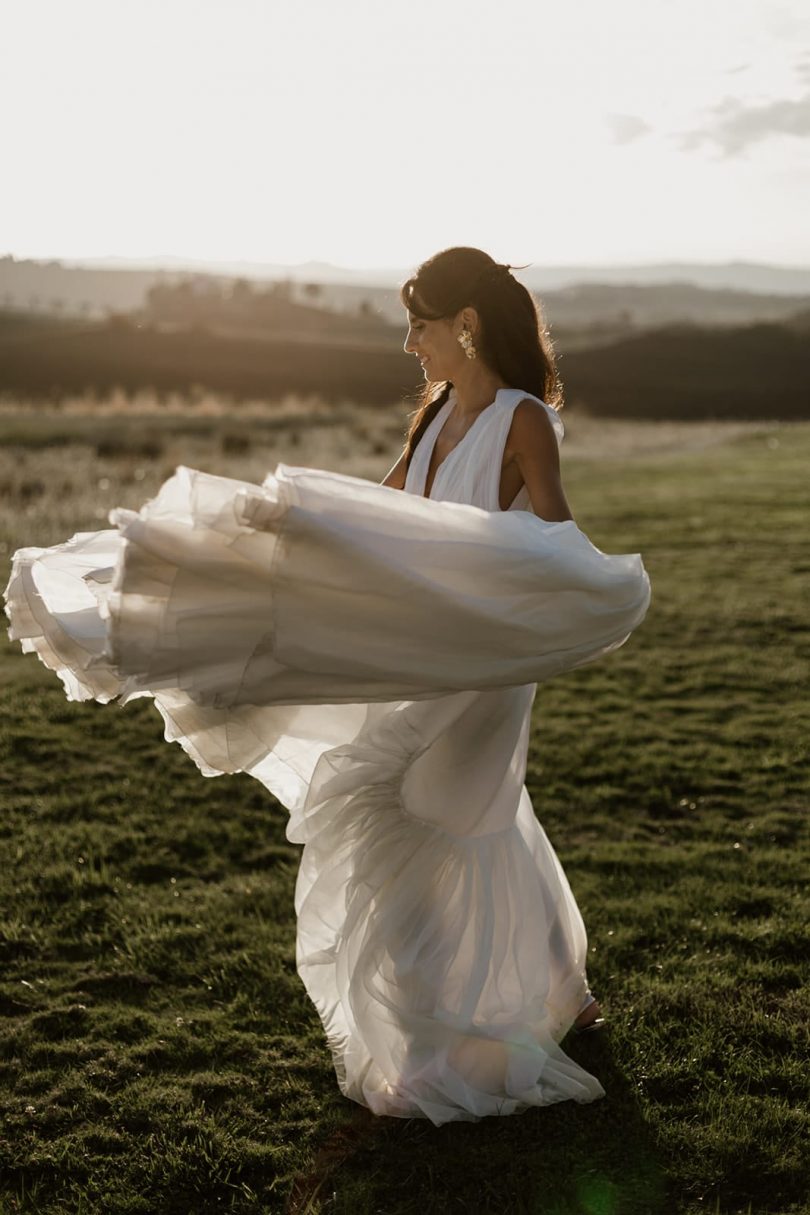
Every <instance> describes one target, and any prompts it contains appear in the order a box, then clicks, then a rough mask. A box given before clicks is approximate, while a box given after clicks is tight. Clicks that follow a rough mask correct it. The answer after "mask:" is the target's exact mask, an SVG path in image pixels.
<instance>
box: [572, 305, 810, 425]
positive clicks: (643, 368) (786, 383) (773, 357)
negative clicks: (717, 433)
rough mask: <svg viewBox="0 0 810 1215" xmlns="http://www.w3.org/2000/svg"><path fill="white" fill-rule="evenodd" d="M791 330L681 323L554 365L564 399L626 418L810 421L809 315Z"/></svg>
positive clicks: (765, 325) (594, 410) (799, 320)
mask: <svg viewBox="0 0 810 1215" xmlns="http://www.w3.org/2000/svg"><path fill="white" fill-rule="evenodd" d="M803 316H804V321H802V317H801V316H797V317H796V318H795V323H794V325H793V326H792V327H786V326H783V325H769V324H760V325H747V326H744V327H741V328H739V329H704V328H700V327H699V326H697V325H688V324H679V325H672V326H669V327H667V328H664V329H660V330H658V331H656V332H652V333H643V334H640V335H638V336H637V337H630V338H625V339H623V340H622V341H618V342H614V343H613V344H611V345H609V346H604V347H601V348H599V349H592V350H577V351H576V352H574V353H572V354H571V355H570V357H564V358H562V359H560V363H559V366H560V374H561V376H562V378H563V382H564V384H565V392H566V400H567V401H568V402H569V403H570V404H571V405H572V406H573V407H574V408H576V404H577V402H578V401H579V402H581V403H582V404H583V405H585V406H586V407H587V409H588V411H589V412H590V413H594V414H603V415H604V416H606V417H625V418H667V419H678V418H683V419H696V418H773V419H779V420H789V419H791V418H810V341H808V336H809V334H808V329H807V327H806V318H807V313H805V314H803Z"/></svg>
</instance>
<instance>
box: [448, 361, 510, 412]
mask: <svg viewBox="0 0 810 1215" xmlns="http://www.w3.org/2000/svg"><path fill="white" fill-rule="evenodd" d="M465 370H466V369H465ZM508 387H509V385H508V384H505V383H504V382H503V380H502V379H501V378H500V376H497V375H495V374H494V373H493V372H481V371H479V370H478V369H477V368H476V369H475V370H474V371H473V369H472V368H471V369H470V373H469V374H467V375H464V374H462V375H459V376H458V377H457V378H456V379H455V380H453V391H454V393H455V398H456V404H455V411H456V413H457V414H459V415H462V414H475V413H480V412H481V410H482V409H486V407H487V405H491V404H492V402H493V401H494V400H495V396H496V394H497V392H498V389H499V388H508Z"/></svg>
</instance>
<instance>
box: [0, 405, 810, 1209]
mask: <svg viewBox="0 0 810 1215" xmlns="http://www.w3.org/2000/svg"><path fill="white" fill-rule="evenodd" d="M1 425H2V420H0V426H1ZM108 425H109V419H105V427H106V426H108ZM213 426H214V424H213V423H212V427H213ZM215 429H216V428H215V427H214V430H215ZM212 435H214V431H213V430H212ZM15 437H16V440H17V445H16V446H14V447H9V448H7V449H6V451H5V453H4V455H3V457H2V459H3V460H4V461H5V463H2V462H1V461H0V476H3V477H5V479H6V487H7V488H6V494H7V502H8V503H9V511H8V512H7V514H6V516H5V518H4V521H3V523H2V525H1V526H2V528H3V531H2V534H1V539H2V543H3V544H5V546H6V554H8V553H10V552H11V551H13V549H14V548H15V547H17V546H18V545H22V544H36V543H53V542H54V541H55V540H57V539H60V538H65V537H66V536H67V535H69V534H70V532H71V531H72V530H76V528H77V527H82V528H83V529H86V528H88V527H93V526H106V524H105V523H104V522H98V521H97V518H96V519H94V518H93V514H92V511H91V510H90V509H89V503H90V502H93V501H95V502H96V503H97V502H98V501H99V500H100V499H101V498H102V497H103V501H104V503H105V513H106V508H107V506H108V505H113V504H118V503H120V504H126V505H137V503H138V502H139V501H143V499H144V498H145V497H147V496H150V495H151V493H152V492H153V490H154V488H156V486H157V484H159V481H160V479H161V475H162V474H163V473H164V472H165V468H164V465H167V464H168V465H170V464H171V463H172V460H173V459H174V458H175V457H176V455H177V451H176V450H175V449H174V448H172V447H171V443H172V442H173V441H174V440H172V439H170V438H167V437H164V436H161V442H162V443H163V444H164V449H163V450H162V451H161V460H160V461H159V462H157V463H155V464H150V463H149V462H148V454H147V456H146V457H145V456H144V455H143V454H140V455H138V454H134V455H133V456H132V458H131V459H129V458H128V457H127V456H126V453H117V452H116V451H114V450H109V451H107V452H106V453H103V452H102V453H99V452H98V451H96V450H94V449H93V448H92V445H91V446H90V447H88V446H86V445H85V446H81V445H77V446H73V447H70V446H68V447H61V448H59V449H58V451H57V452H56V453H54V452H53V451H50V450H48V449H47V448H43V447H42V446H41V443H40V439H41V435H40V432H39V431H37V432H36V434H35V435H34V437H33V440H32V441H31V442H30V443H29V444H28V445H26V441H25V436H24V435H21V433H20V430H19V428H18V429H17V431H16V432H15ZM262 441H264V440H262ZM193 442H194V444H195V446H194V447H192V448H190V449H189V448H186V449H185V450H183V452H182V456H181V458H182V460H183V462H185V463H190V464H192V465H195V466H204V467H208V468H211V469H218V470H220V471H222V472H226V473H228V474H229V475H251V476H252V475H254V470H255V469H257V468H259V467H260V466H261V465H262V461H264V462H265V465H269V466H272V462H273V459H274V458H276V459H277V458H287V460H288V462H290V463H298V462H301V463H303V462H305V460H304V458H303V456H302V455H300V454H299V453H298V452H296V455H295V458H294V459H290V458H289V455H288V454H287V455H286V456H285V453H284V451H283V443H281V447H282V450H281V451H280V452H279V451H278V450H276V449H275V448H274V449H273V452H272V453H271V449H270V447H268V448H266V449H265V448H263V447H261V445H260V444H257V446H256V447H255V450H254V449H251V451H250V453H249V455H245V454H241V455H240V453H239V452H238V451H237V450H236V449H235V448H234V449H232V450H230V451H229V450H228V449H227V448H226V447H225V446H223V445H222V443H221V428H220V430H217V431H216V434H215V435H214V437H213V438H212V439H211V443H210V445H209V448H208V449H206V448H205V447H204V436H203V435H197V436H196V437H195V438H194V440H193ZM268 442H269V440H268ZM388 455H390V457H391V458H390V459H389V458H388ZM388 455H385V456H381V455H377V456H376V457H374V458H376V460H377V463H378V464H379V469H378V472H379V476H380V477H381V476H382V475H383V473H384V472H385V470H386V469H387V468H388V467H389V466H390V463H392V462H393V456H394V455H395V451H394V450H393V448H392V450H391V451H390V453H388ZM367 457H368V459H369V460H371V459H372V457H373V453H370V454H369V453H367ZM364 459H366V457H364ZM144 460H146V461H147V463H146V467H145V470H144V472H143V475H142V477H141V478H139V479H136V480H133V479H132V469H133V468H135V467H136V466H140V465H141V464H143V463H144ZM337 465H338V461H337V460H336V461H335V462H334V464H333V465H332V466H337ZM363 467H364V468H365V467H366V465H364V466H363ZM368 467H370V465H369V466H368ZM564 467H565V479H566V488H567V492H568V496H569V500H570V501H571V503H572V505H573V507H574V510H575V513H576V516H577V520H578V522H579V524H580V526H581V527H582V528H583V529H584V530H585V531H586V532H587V533H588V535H589V536H590V537H591V539H592V540H593V541H594V543H595V544H597V545H598V546H599V547H600V548H602V549H604V550H606V551H610V552H625V551H640V552H642V554H643V556H644V560H645V564H646V566H647V569H648V571H649V573H650V577H651V579H652V585H653V602H652V605H651V608H650V611H649V614H648V617H647V619H646V621H645V623H644V624H643V626H642V627H641V628H640V629H639V631H638V632H637V634H636V635H634V636H633V637H632V638H631V640H630V641H629V642H628V643H627V645H626V646H625V647H623V648H622V649H621V650H619V651H618V652H617V653H616V654H615V655H612V656H611V657H609V658H607V659H605V660H604V661H603V662H601V663H598V664H595V665H594V666H592V667H584V668H582V669H581V670H579V671H575V672H573V673H570V674H568V675H566V676H565V677H563V678H560V679H557V680H554V681H551V682H549V683H548V684H545V685H541V686H540V688H539V689H538V694H537V699H536V703H535V715H534V733H533V739H532V746H531V751H530V760H529V770H528V777H527V783H528V786H529V791H530V793H531V795H532V798H533V800H534V805H535V808H536V811H537V814H538V816H539V818H540V819H541V821H542V822H543V824H544V826H545V828H546V830H547V831H548V834H549V836H550V838H551V840H552V843H553V844H554V846H555V848H556V850H557V852H558V855H559V857H560V859H561V861H562V863H563V865H564V867H565V870H566V873H567V875H568V877H569V880H570V882H571V885H572V887H573V889H574V892H575V894H576V896H577V899H578V901H579V904H580V907H581V909H582V912H583V916H584V919H585V923H586V926H587V928H588V933H589V949H590V962H589V974H590V978H591V983H592V986H593V988H594V990H595V991H596V993H597V994H598V995H599V997H600V998H601V1000H602V1003H603V1006H604V1009H605V1013H606V1015H607V1016H608V1017H609V1019H610V1029H609V1031H608V1033H607V1035H606V1036H603V1038H602V1039H600V1040H597V1039H593V1040H589V1039H583V1040H581V1041H580V1040H574V1041H568V1042H567V1044H566V1049H567V1050H569V1053H570V1054H571V1055H572V1056H574V1057H575V1058H577V1059H578V1060H580V1061H581V1062H582V1063H583V1064H584V1065H585V1066H586V1067H587V1068H588V1069H589V1070H591V1071H592V1072H593V1073H595V1074H596V1075H598V1076H599V1077H600V1079H601V1081H602V1083H603V1085H604V1087H605V1089H606V1091H607V1096H606V1097H605V1098H604V1099H603V1100H601V1101H598V1102H594V1103H593V1104H590V1105H584V1106H577V1105H575V1104H573V1103H562V1104H559V1105H556V1106H551V1107H549V1108H547V1109H534V1110H529V1111H527V1112H525V1113H523V1114H520V1115H515V1116H513V1117H509V1118H500V1119H498V1118H490V1119H486V1120H484V1121H482V1122H479V1123H476V1124H472V1123H456V1124H448V1125H446V1126H444V1127H441V1128H438V1129H437V1128H435V1127H433V1126H432V1124H430V1123H429V1122H426V1121H421V1120H416V1119H413V1120H409V1121H406V1120H399V1119H393V1118H391V1119H389V1118H374V1117H373V1116H372V1115H366V1114H365V1111H363V1110H362V1109H361V1108H360V1107H359V1106H357V1105H355V1104H354V1103H352V1102H349V1101H347V1100H346V1099H344V1098H343V1097H342V1096H341V1094H340V1093H339V1090H338V1089H337V1086H336V1083H335V1078H334V1073H333V1070H332V1065H331V1060H330V1057H329V1055H328V1051H327V1049H326V1046H325V1042H324V1038H323V1034H322V1030H321V1026H320V1022H319V1020H318V1017H317V1014H316V1013H315V1011H314V1008H313V1007H312V1006H311V1004H310V1003H309V1001H308V998H307V997H306V994H305V992H304V989H303V985H302V984H301V982H300V980H299V978H298V976H297V974H296V970H295V916H294V910H293V886H294V882H295V873H296V868H297V863H298V855H299V849H298V847H296V846H294V845H291V844H289V843H288V842H287V840H286V837H285V834H284V825H285V812H284V811H283V809H282V808H281V807H279V806H278V805H277V804H276V803H274V801H273V800H272V798H271V797H270V796H269V794H267V793H266V791H265V790H264V789H263V787H262V786H260V785H259V784H258V783H257V782H255V781H253V780H251V779H249V778H247V777H221V778H218V779H216V780H204V779H203V778H202V777H201V776H200V775H199V773H198V771H197V769H196V768H195V766H194V765H193V764H192V762H191V761H190V760H189V759H188V758H187V757H186V756H185V755H184V754H183V752H182V751H181V750H180V748H179V747H176V746H167V745H166V743H165V742H164V741H163V739H162V722H161V720H160V718H159V716H158V714H157V713H156V712H155V711H154V709H153V708H151V707H150V706H149V705H148V703H146V702H145V701H143V700H139V701H135V702H133V703H132V704H130V705H128V706H127V707H125V708H124V709H120V708H119V707H118V706H116V705H107V706H102V705H96V704H90V705H76V704H71V703H69V702H67V701H66V700H65V698H64V696H63V694H62V689H61V685H60V684H59V683H58V681H57V680H56V678H55V677H54V676H53V675H52V674H51V673H49V672H48V671H46V670H45V669H44V668H43V667H42V666H41V665H40V664H39V663H38V662H37V661H36V660H35V659H34V658H33V657H32V656H27V655H22V654H21V653H20V651H19V647H18V646H17V645H12V644H11V643H8V642H6V641H4V643H3V648H2V651H0V674H2V693H0V748H2V763H0V797H2V806H3V812H2V815H1V816H0V846H1V847H2V853H0V857H1V859H2V865H0V882H2V885H3V899H2V909H3V910H2V915H3V917H4V918H3V922H2V924H0V959H2V964H3V965H2V981H0V1013H2V1017H1V1018H0V1034H2V1050H0V1100H2V1113H3V1129H2V1133H1V1134H0V1177H2V1182H1V1183H0V1211H2V1212H4V1213H5V1212H9V1213H11V1212H15V1213H16V1212H48V1213H49V1215H50V1213H54V1215H75V1213H79V1212H87V1213H90V1212H92V1213H93V1215H95V1213H99V1215H101V1213H103V1215H119V1213H120V1215H123V1213H127V1215H152V1213H159V1215H164V1213H165V1215H169V1213H171V1215H192V1213H193V1215H207V1213H208V1212H214V1211H232V1212H276V1211H278V1212H282V1211H285V1210H288V1211H290V1212H293V1211H295V1212H303V1211H310V1212H312V1213H313V1215H314V1213H316V1212H322V1213H323V1215H327V1213H328V1215H332V1213H338V1212H339V1213H341V1215H410V1213H414V1215H416V1213H418V1215H428V1213H434V1212H435V1213H436V1215H445V1213H450V1212H454V1211H458V1212H460V1213H462V1212H463V1213H467V1212H471V1213H474V1215H475V1213H478V1212H481V1213H485V1212H493V1213H495V1212H497V1213H501V1212H503V1213H507V1215H513V1213H514V1215H524V1213H525V1215H647V1213H652V1215H681V1213H683V1215H687V1213H688V1215H696V1213H697V1212H709V1213H714V1215H732V1213H747V1215H766V1213H767V1215H788V1213H792V1215H798V1213H799V1212H804V1211H807V1210H810V1203H808V1200H807V1194H808V1190H809V1189H810V1186H809V1185H808V1180H809V1179H808V1170H807V1166H806V1162H805V1155H806V1143H807V1141H808V1138H810V1136H808V1130H809V1129H810V1128H808V1122H810V1116H808V1101H807V1097H808V1092H807V1074H806V1073H807V1050H808V1032H807V1021H808V1000H807V995H806V990H803V986H802V984H803V983H804V982H805V981H806V975H807V955H808V935H807V922H808V905H807V904H808V900H807V895H806V885H807V859H808V844H807V811H808V803H810V765H809V764H808V739H810V697H809V696H808V679H809V677H810V621H809V620H808V609H807V604H808V602H810V555H809V554H808V548H807V543H808V524H809V523H810V478H808V475H807V469H808V468H809V467H810V425H807V424H796V425H791V426H785V425H783V426H781V427H773V428H767V427H766V428H765V429H764V430H763V429H760V430H759V431H752V432H751V433H748V434H743V435H741V436H740V435H739V434H737V435H735V436H734V437H733V439H730V440H729V441H728V442H720V443H715V444H714V445H713V446H711V447H708V448H705V449H702V450H700V449H696V450H691V451H684V450H672V451H671V452H667V451H657V452H652V453H651V452H649V451H642V452H641V454H639V453H638V452H637V451H633V450H631V449H628V450H627V451H626V452H625V453H622V451H620V450H619V451H613V454H611V456H610V458H609V459H605V460H602V461H594V460H593V459H590V458H589V459H585V458H578V457H577V454H576V446H575V445H572V450H571V453H570V455H569V456H568V458H567V462H566V463H565V465H564ZM246 468H247V469H249V471H248V472H247V473H246V472H245V469H246ZM71 470H72V471H71ZM76 470H78V471H76ZM91 472H92V473H93V477H94V479H93V480H92V481H91V482H89V483H88V480H87V478H88V476H89V475H90V473H91ZM71 478H72V481H71ZM103 478H106V480H107V481H108V482H109V483H110V484H109V485H108V486H107V487H106V488H104V489H103V490H101V489H99V488H98V481H99V480H100V479H103ZM33 481H39V482H40V483H41V485H42V486H43V487H44V488H43V489H42V490H41V491H40V492H37V493H34V494H32V493H31V492H30V489H29V491H26V492H23V493H22V496H20V493H21V491H20V486H21V485H22V484H23V483H24V482H33ZM71 484H72V485H73V487H74V489H75V493H73V492H72V491H71V490H70V485H71ZM88 484H89V487H88ZM57 486H61V489H58V488H57ZM66 486H67V488H66ZM6 572H7V561H6V567H5V568H4V570H3V573H4V574H6Z"/></svg>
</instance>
